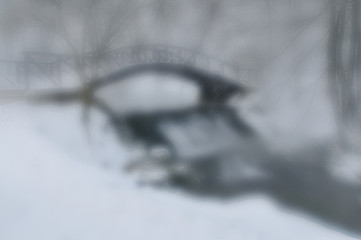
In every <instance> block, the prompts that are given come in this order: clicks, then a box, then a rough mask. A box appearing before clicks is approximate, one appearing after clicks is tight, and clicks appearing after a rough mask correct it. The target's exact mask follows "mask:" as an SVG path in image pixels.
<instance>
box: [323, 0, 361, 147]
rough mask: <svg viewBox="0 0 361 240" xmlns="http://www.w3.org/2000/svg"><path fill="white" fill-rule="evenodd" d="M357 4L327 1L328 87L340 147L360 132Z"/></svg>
mask: <svg viewBox="0 0 361 240" xmlns="http://www.w3.org/2000/svg"><path fill="white" fill-rule="evenodd" d="M360 12H361V3H360V1H358V0H356V1H337V0H331V11H330V13H331V18H330V19H331V21H330V34H329V43H328V44H329V45H328V72H329V88H330V89H329V90H330V96H331V100H332V103H333V106H334V110H335V117H336V121H337V124H338V129H339V137H340V140H341V145H342V146H343V147H347V146H351V145H354V143H355V137H359V136H360V134H361V124H360V120H361V109H360V107H359V106H360V104H361V49H360V47H361V42H360V41H361V13H360Z"/></svg>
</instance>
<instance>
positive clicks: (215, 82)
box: [91, 63, 248, 103]
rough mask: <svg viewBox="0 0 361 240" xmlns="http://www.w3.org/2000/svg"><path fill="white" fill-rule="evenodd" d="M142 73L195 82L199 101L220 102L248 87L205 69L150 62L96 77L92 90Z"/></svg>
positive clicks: (244, 90) (243, 91)
mask: <svg viewBox="0 0 361 240" xmlns="http://www.w3.org/2000/svg"><path fill="white" fill-rule="evenodd" d="M142 73H165V74H173V75H176V76H179V77H182V78H184V79H185V80H188V81H191V82H193V83H195V84H196V85H197V86H198V87H199V89H200V91H201V101H202V102H207V103H221V102H224V101H226V100H227V99H228V98H229V97H231V96H233V95H235V94H241V95H243V94H245V93H246V92H247V90H248V87H247V86H246V85H245V84H241V83H237V82H235V81H232V80H231V79H229V78H227V77H225V76H222V75H218V74H213V73H210V72H207V71H205V70H202V69H199V68H196V67H193V66H187V65H183V64H173V63H150V64H140V65H135V66H130V67H127V68H124V69H121V70H119V71H117V72H115V73H112V74H110V75H108V76H105V77H102V78H99V79H96V80H95V81H94V82H92V83H91V88H93V89H94V90H96V89H98V88H101V87H104V86H106V85H109V84H112V83H114V82H119V81H124V80H126V79H127V78H129V77H132V76H134V75H137V74H142Z"/></svg>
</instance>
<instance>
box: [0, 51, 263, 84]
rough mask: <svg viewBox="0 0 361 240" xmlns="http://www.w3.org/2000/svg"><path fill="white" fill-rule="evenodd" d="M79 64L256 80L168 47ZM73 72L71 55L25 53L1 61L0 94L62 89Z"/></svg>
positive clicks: (92, 57) (252, 73)
mask: <svg viewBox="0 0 361 240" xmlns="http://www.w3.org/2000/svg"><path fill="white" fill-rule="evenodd" d="M81 61H82V64H83V67H84V68H85V70H93V69H94V66H95V67H96V70H97V72H98V74H99V75H102V74H108V73H111V72H113V71H118V70H119V69H121V68H124V67H127V66H133V65H138V64H147V63H176V64H184V65H191V66H193V67H197V68H200V69H203V70H207V71H208V72H211V73H214V74H218V75H222V76H225V77H227V78H228V79H230V80H233V81H235V82H239V83H244V84H248V85H249V84H250V83H251V82H252V81H253V80H254V79H256V78H257V70H256V69H255V68H241V67H238V66H235V65H232V64H229V63H227V62H225V61H222V60H220V59H217V58H215V57H212V56H210V55H207V54H204V53H202V52H199V51H196V50H192V49H187V48H183V47H178V46H171V45H159V44H158V45H157V44H147V45H134V46H130V47H123V48H119V49H114V50H110V51H107V52H106V53H105V54H103V55H102V56H97V53H88V54H85V55H84V56H82V59H81ZM75 71H76V57H75V56H74V55H65V54H57V53H45V52H26V53H24V60H22V61H6V60H3V61H0V90H1V89H25V90H28V89H34V88H38V87H39V86H40V85H44V83H45V85H46V86H47V87H51V88H57V87H61V83H62V78H63V77H64V75H66V74H68V73H70V72H73V73H74V72H75Z"/></svg>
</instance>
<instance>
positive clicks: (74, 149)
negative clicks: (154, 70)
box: [0, 103, 352, 240]
mask: <svg viewBox="0 0 361 240" xmlns="http://www.w3.org/2000/svg"><path fill="white" fill-rule="evenodd" d="M0 133H1V134H0V196H1V197H0V239H4V240H22V239H34V240H49V239H59V240H60V239H61V240H63V239H64V240H65V239H67V240H71V239H74V240H79V239H94V240H98V239H99V240H100V239H107V240H112V239H114V240H115V239H117V240H118V239H157V240H162V239H164V240H166V239H167V240H168V239H198V240H199V239H207V240H211V239H232V240H233V239H244V240H256V239H257V240H262V239H265V240H282V239H287V240H301V239H302V240H303V239H307V240H322V239H327V240H336V239H337V240H341V239H342V240H344V239H345V240H346V239H352V238H350V237H347V236H345V235H343V234H340V233H337V232H335V231H333V230H330V229H331V228H329V227H327V226H326V227H325V226H323V225H322V224H319V223H317V222H315V221H314V220H309V219H307V218H304V217H299V216H297V215H294V214H293V213H290V212H288V211H286V210H284V209H283V208H281V207H280V206H279V205H277V204H276V203H275V202H273V201H272V200H271V199H269V198H267V197H264V196H259V195H258V196H249V197H247V198H239V199H234V200H232V201H228V202H220V201H217V200H214V199H213V200H212V199H208V200H207V199H196V198H193V197H192V196H190V195H187V194H184V193H181V192H178V191H176V190H174V191H164V190H155V189H152V188H149V187H139V186H137V185H136V184H135V183H134V182H133V181H132V179H131V178H130V176H127V175H125V174H124V173H123V171H121V166H122V164H123V163H124V161H125V159H126V158H127V155H128V154H129V153H128V151H127V150H126V149H125V148H123V147H121V145H120V144H119V142H118V140H117V139H116V136H114V135H113V132H112V131H111V129H109V126H107V124H106V119H105V118H104V117H103V116H101V115H100V114H99V113H96V112H93V114H92V123H91V134H90V135H91V137H90V139H91V141H90V143H89V141H88V138H87V135H86V131H85V130H84V128H83V127H82V126H81V121H80V109H79V106H75V105H74V106H61V107H54V106H40V107H36V106H28V105H26V104H20V103H17V104H8V105H1V106H0ZM90 145H91V146H92V147H89V146H90Z"/></svg>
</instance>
